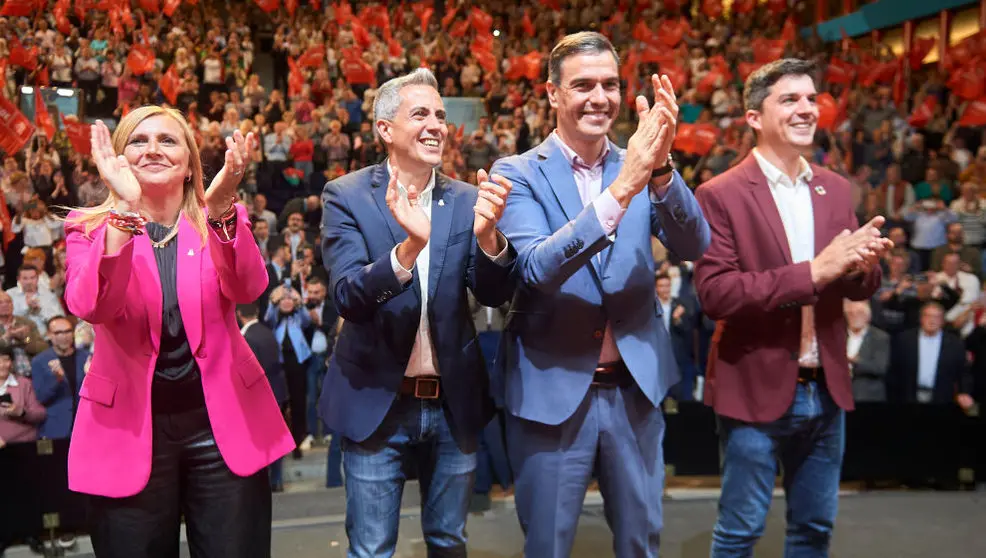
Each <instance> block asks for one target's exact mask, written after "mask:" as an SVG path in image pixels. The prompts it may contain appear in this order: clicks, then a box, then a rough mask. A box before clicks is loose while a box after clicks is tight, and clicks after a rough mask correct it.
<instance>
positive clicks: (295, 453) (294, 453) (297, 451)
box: [291, 448, 302, 459]
mask: <svg viewBox="0 0 986 558" xmlns="http://www.w3.org/2000/svg"><path fill="white" fill-rule="evenodd" d="M291 457H292V458H294V459H301V458H302V454H301V450H300V449H298V448H294V451H292V452H291Z"/></svg>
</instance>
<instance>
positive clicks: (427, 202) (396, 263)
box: [387, 159, 508, 378]
mask: <svg viewBox="0 0 986 558" xmlns="http://www.w3.org/2000/svg"><path fill="white" fill-rule="evenodd" d="M387 172H388V173H392V172H393V169H392V168H391V166H390V160H389V159H388V160H387ZM397 189H398V191H399V192H400V195H401V196H405V197H406V196H407V188H406V187H405V186H404V185H403V184H401V183H400V181H398V182H397ZM434 190H435V171H434V170H432V171H431V178H429V179H428V184H427V185H426V186H425V188H424V189H423V190H421V192H420V193H419V194H418V205H419V206H420V207H421V209H422V211H424V212H425V215H426V216H427V217H428V220H429V221H430V220H431V200H432V194H433V192H434ZM497 235H500V233H499V232H497ZM480 249H482V248H480ZM430 251H431V239H429V240H428V243H427V244H425V247H424V249H423V250H421V252H420V253H419V254H418V257H417V258H416V259H415V260H414V267H416V268H417V270H418V282H419V283H420V285H421V321H420V322H418V333H417V335H416V336H415V338H414V347H413V348H412V349H411V359H410V360H409V361H408V363H407V370H405V372H404V375H405V376H408V377H412V378H413V377H417V376H436V375H438V362H437V360H436V359H435V348H434V346H433V345H432V342H431V332H430V330H429V321H428V279H429V277H428V271H429V269H428V265H429V263H430V261H431V254H430ZM484 253H485V252H484ZM487 256H488V257H489V258H490V259H491V260H492V261H493V263H496V264H498V265H505V264H506V263H507V261H508V260H507V246H504V248H503V250H502V251H500V253H499V254H497V255H496V257H493V256H489V255H488V254H487ZM390 264H391V267H393V268H394V275H396V276H397V280H398V281H400V283H401V285H405V284H407V282H408V281H410V280H411V279H412V278H413V274H412V272H411V270H410V269H405V268H404V266H402V265H401V262H400V260H398V259H397V246H394V249H393V250H391V251H390Z"/></svg>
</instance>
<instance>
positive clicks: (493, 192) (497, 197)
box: [472, 169, 513, 255]
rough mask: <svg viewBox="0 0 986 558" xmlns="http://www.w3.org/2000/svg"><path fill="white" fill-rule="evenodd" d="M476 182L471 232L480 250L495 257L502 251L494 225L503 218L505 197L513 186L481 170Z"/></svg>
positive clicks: (504, 179) (495, 175)
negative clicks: (477, 188)
mask: <svg viewBox="0 0 986 558" xmlns="http://www.w3.org/2000/svg"><path fill="white" fill-rule="evenodd" d="M476 181H477V182H479V197H478V198H477V199H476V205H475V206H474V207H473V212H474V213H475V214H476V218H475V220H474V221H473V226H472V231H473V234H475V235H476V240H477V242H479V246H480V248H482V249H483V251H484V252H486V253H487V254H490V255H496V254H499V253H500V251H501V250H503V246H500V243H499V237H498V236H497V234H496V224H497V223H498V222H499V221H500V218H501V217H503V210H504V209H505V208H506V207H507V196H509V195H510V190H511V188H513V186H512V185H511V184H510V181H509V180H507V179H506V178H504V177H502V176H500V175H497V174H494V175H492V176H490V175H487V174H486V171H485V170H483V169H480V170H479V171H478V172H477V173H476Z"/></svg>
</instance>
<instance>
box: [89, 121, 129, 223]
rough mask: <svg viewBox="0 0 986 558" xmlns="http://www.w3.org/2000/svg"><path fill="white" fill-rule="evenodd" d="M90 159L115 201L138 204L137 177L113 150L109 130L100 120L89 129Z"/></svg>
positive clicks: (125, 161)
mask: <svg viewBox="0 0 986 558" xmlns="http://www.w3.org/2000/svg"><path fill="white" fill-rule="evenodd" d="M89 137H90V140H91V141H90V143H91V144H92V158H93V161H95V163H96V168H97V169H98V170H99V176H100V178H102V179H103V182H104V183H105V184H106V186H107V187H108V188H109V189H110V190H111V191H112V192H113V195H114V196H116V198H117V199H119V200H123V201H124V202H126V203H128V204H131V205H136V204H138V203H139V202H140V196H141V189H140V183H139V182H137V177H136V176H134V173H133V171H132V170H131V169H130V163H129V162H128V161H127V158H126V157H125V156H123V155H117V154H116V152H115V151H114V150H113V140H112V139H111V138H110V130H109V128H107V127H106V124H104V123H103V121H102V120H97V121H96V123H95V124H93V125H92V126H90V128H89Z"/></svg>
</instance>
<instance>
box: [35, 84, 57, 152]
mask: <svg viewBox="0 0 986 558" xmlns="http://www.w3.org/2000/svg"><path fill="white" fill-rule="evenodd" d="M34 125H35V126H37V127H38V129H39V130H41V131H43V132H44V133H45V136H47V137H48V141H49V142H50V141H51V140H53V139H55V123H54V122H53V121H52V119H51V114H49V113H48V109H47V107H45V103H44V99H43V98H42V97H41V95H35V96H34Z"/></svg>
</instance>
